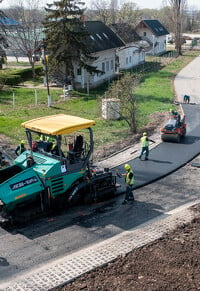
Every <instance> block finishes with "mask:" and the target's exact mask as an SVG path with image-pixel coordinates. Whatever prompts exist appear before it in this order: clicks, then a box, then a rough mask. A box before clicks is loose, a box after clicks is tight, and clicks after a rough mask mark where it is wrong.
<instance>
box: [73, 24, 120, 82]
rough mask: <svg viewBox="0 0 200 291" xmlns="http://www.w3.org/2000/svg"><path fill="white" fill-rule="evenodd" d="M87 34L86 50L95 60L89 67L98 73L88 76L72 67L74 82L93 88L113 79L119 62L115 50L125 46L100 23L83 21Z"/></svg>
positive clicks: (85, 72)
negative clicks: (92, 67) (94, 68)
mask: <svg viewBox="0 0 200 291" xmlns="http://www.w3.org/2000/svg"><path fill="white" fill-rule="evenodd" d="M84 25H85V28H86V30H87V31H88V32H89V34H90V35H89V37H88V39H87V44H88V48H89V50H90V53H91V55H92V56H93V57H95V60H94V61H92V63H91V64H90V65H92V66H94V67H96V69H97V70H99V71H100V73H93V74H89V73H88V72H87V70H85V69H84V68H80V67H77V66H76V65H74V75H75V82H76V84H77V86H81V87H82V88H86V87H87V86H89V87H95V86H97V85H99V84H101V83H103V82H105V81H108V80H111V79H113V78H114V77H115V76H116V74H117V72H119V62H118V58H117V56H116V50H118V49H119V48H122V47H124V46H125V43H124V42H123V40H122V39H120V38H119V37H118V36H117V35H116V34H115V33H114V32H113V31H112V30H111V29H110V28H109V27H108V26H106V25H105V24H104V23H103V22H101V21H85V22H84Z"/></svg>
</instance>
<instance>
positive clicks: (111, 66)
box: [110, 60, 113, 70]
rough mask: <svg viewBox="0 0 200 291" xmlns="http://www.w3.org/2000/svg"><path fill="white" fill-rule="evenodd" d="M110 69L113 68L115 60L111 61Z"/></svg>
mask: <svg viewBox="0 0 200 291" xmlns="http://www.w3.org/2000/svg"><path fill="white" fill-rule="evenodd" d="M110 69H111V70H113V60H111V61H110Z"/></svg>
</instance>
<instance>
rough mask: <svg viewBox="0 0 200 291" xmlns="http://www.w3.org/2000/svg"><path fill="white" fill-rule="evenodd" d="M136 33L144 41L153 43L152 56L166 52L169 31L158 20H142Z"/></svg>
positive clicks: (150, 52)
mask: <svg viewBox="0 0 200 291" xmlns="http://www.w3.org/2000/svg"><path fill="white" fill-rule="evenodd" d="M135 31H136V32H137V33H138V35H139V36H140V37H141V38H142V39H143V40H147V41H149V42H151V43H152V49H151V50H150V51H149V52H148V54H151V55H160V54H162V53H164V52H165V51H166V35H167V34H169V32H168V31H167V29H166V28H165V27H164V26H163V25H162V24H161V23H160V22H159V21H158V20H156V19H148V20H142V21H140V22H139V24H138V25H137V26H136V28H135Z"/></svg>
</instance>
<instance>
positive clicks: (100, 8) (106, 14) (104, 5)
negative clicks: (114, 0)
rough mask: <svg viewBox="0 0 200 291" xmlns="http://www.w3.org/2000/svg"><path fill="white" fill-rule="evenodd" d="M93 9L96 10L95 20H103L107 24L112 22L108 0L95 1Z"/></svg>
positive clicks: (92, 5)
mask: <svg viewBox="0 0 200 291" xmlns="http://www.w3.org/2000/svg"><path fill="white" fill-rule="evenodd" d="M91 9H92V10H94V12H95V13H94V18H95V19H98V20H101V21H102V22H103V23H105V24H109V23H110V22H111V20H110V19H111V11H110V5H109V3H108V1H106V0H93V1H92V4H91Z"/></svg>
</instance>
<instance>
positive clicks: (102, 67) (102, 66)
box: [101, 63, 105, 73]
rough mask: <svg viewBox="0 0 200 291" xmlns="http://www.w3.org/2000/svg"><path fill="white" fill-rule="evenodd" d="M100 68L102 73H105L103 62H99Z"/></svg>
mask: <svg viewBox="0 0 200 291" xmlns="http://www.w3.org/2000/svg"><path fill="white" fill-rule="evenodd" d="M101 70H102V72H103V73H105V63H102V64H101Z"/></svg>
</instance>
